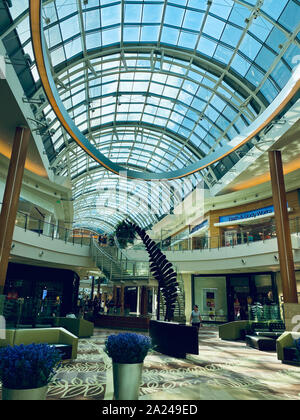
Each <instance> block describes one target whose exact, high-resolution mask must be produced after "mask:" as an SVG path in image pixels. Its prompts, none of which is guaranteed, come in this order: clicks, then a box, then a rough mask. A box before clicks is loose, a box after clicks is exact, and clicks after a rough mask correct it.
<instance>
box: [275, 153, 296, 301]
mask: <svg viewBox="0 0 300 420" xmlns="http://www.w3.org/2000/svg"><path fill="white" fill-rule="evenodd" d="M269 162H270V173H271V184H272V193H273V203H274V210H275V222H276V234H277V242H278V252H279V263H280V273H281V279H282V291H283V300H284V303H298V297H297V283H296V277H295V268H294V258H293V250H292V241H291V233H290V226H289V216H288V210H287V199H286V192H285V185H284V175H283V168H282V159H281V152H280V151H278V150H274V151H270V152H269Z"/></svg>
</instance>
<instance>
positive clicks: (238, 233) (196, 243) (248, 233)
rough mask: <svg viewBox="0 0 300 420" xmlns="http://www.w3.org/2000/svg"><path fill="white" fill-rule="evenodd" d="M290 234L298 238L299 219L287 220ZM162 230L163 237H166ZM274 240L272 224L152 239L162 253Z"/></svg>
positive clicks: (137, 246) (138, 246)
mask: <svg viewBox="0 0 300 420" xmlns="http://www.w3.org/2000/svg"><path fill="white" fill-rule="evenodd" d="M289 223H290V231H291V234H297V235H299V236H300V218H299V217H296V218H292V219H290V220H289ZM166 236H167V235H166V232H165V230H164V237H166ZM274 238H276V226H275V223H273V222H268V223H265V224H264V225H263V227H262V226H260V227H257V226H251V225H243V226H242V227H240V226H236V229H232V231H227V232H223V234H221V235H218V236H208V235H205V234H203V235H202V236H193V237H190V236H189V235H188V234H186V235H185V236H184V235H182V234H180V235H177V236H172V237H171V236H170V237H167V238H165V239H162V238H156V239H155V238H152V239H153V240H154V241H155V242H156V243H157V245H158V246H159V248H160V249H161V250H162V251H194V250H200V251H201V250H211V249H220V248H228V247H231V248H233V247H236V246H239V245H243V244H247V245H250V244H251V243H253V242H259V241H261V242H267V241H268V240H270V239H274ZM144 249H145V248H144V245H143V243H142V241H141V240H140V239H136V240H135V241H134V244H133V245H132V246H129V247H128V248H127V250H144Z"/></svg>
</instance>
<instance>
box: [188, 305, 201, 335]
mask: <svg viewBox="0 0 300 420" xmlns="http://www.w3.org/2000/svg"><path fill="white" fill-rule="evenodd" d="M190 323H191V324H192V326H193V327H196V328H197V330H198V331H199V328H200V327H201V323H202V318H201V315H200V312H199V308H198V305H194V308H193V310H192V313H191V318H190Z"/></svg>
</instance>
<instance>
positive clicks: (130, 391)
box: [113, 363, 143, 401]
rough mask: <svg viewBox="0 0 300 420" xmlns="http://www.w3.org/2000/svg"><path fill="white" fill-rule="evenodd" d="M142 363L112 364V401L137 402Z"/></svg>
mask: <svg viewBox="0 0 300 420" xmlns="http://www.w3.org/2000/svg"><path fill="white" fill-rule="evenodd" d="M142 370H143V363H134V364H130V363H113V378H114V399H115V400H131V401H133V400H138V399H139V388H140V384H141V379H142Z"/></svg>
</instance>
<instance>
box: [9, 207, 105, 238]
mask: <svg viewBox="0 0 300 420" xmlns="http://www.w3.org/2000/svg"><path fill="white" fill-rule="evenodd" d="M15 225H16V226H18V227H20V228H22V229H24V230H25V231H27V230H28V231H31V232H35V233H37V234H38V235H39V236H41V235H43V236H47V237H48V238H51V239H59V240H62V241H64V242H65V243H70V244H73V245H81V246H83V245H87V246H90V245H91V243H92V239H93V238H97V237H98V234H96V233H94V232H88V231H87V230H83V229H82V230H81V229H67V228H65V227H63V226H60V225H59V224H54V223H48V222H45V221H44V220H42V219H37V218H35V217H32V216H30V215H28V214H26V213H23V212H21V211H18V212H17V217H16V222H15Z"/></svg>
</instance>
